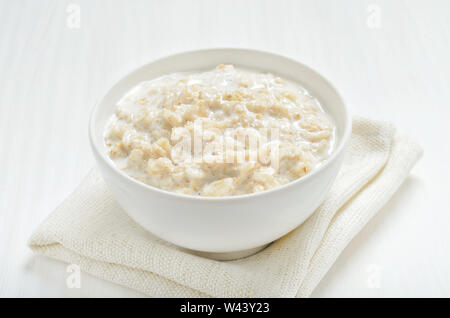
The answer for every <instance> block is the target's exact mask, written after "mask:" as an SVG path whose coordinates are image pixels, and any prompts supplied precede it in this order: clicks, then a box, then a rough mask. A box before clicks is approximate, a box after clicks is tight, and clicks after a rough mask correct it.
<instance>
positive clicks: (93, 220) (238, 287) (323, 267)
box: [29, 118, 422, 297]
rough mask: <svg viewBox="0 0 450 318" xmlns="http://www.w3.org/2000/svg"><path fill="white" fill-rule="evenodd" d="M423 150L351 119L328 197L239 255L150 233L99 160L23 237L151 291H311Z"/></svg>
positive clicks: (386, 128) (381, 126) (386, 127)
mask: <svg viewBox="0 0 450 318" xmlns="http://www.w3.org/2000/svg"><path fill="white" fill-rule="evenodd" d="M421 153H422V150H421V148H420V147H419V146H418V145H417V144H415V143H414V142H412V141H410V140H408V139H407V138H406V137H403V136H401V135H399V134H396V133H395V129H394V127H393V126H392V125H391V124H389V123H384V122H377V121H372V120H369V119H364V118H356V119H354V121H353V134H352V139H351V145H350V147H349V149H348V152H347V155H346V159H345V162H344V164H343V167H342V169H341V171H340V173H339V175H338V178H337V180H336V181H335V183H334V185H333V187H332V189H331V191H330V193H329V194H328V196H327V197H326V199H325V201H324V203H323V204H322V205H321V206H320V207H319V208H318V209H317V211H316V212H315V213H314V214H313V215H312V216H311V217H310V218H309V219H308V220H307V221H306V222H305V223H303V225H301V226H300V227H298V228H297V229H295V230H294V231H292V232H291V233H289V234H287V235H286V236H284V237H283V238H281V239H279V240H278V241H276V242H274V243H273V244H271V245H270V246H269V247H268V248H266V249H265V250H263V251H261V252H260V253H258V254H256V255H254V256H251V257H248V258H244V259H240V260H236V261H228V262H219V261H213V260H209V259H205V258H201V257H198V256H194V255H191V254H188V253H185V252H183V251H181V250H180V249H178V248H176V247H175V246H173V245H171V244H169V243H166V242H164V241H162V240H160V239H158V238H155V237H154V236H152V235H151V234H150V233H148V232H146V231H145V230H144V229H143V228H141V227H140V226H139V225H137V224H136V223H134V222H133V221H132V220H131V219H130V218H129V217H128V216H127V214H126V213H125V212H124V211H123V210H122V209H121V208H120V207H119V205H118V204H117V203H116V201H115V200H114V198H113V197H112V195H111V194H110V192H109V191H108V189H107V187H106V185H105V184H104V182H103V181H102V179H101V177H100V176H99V174H98V173H97V172H96V171H95V170H94V171H92V172H91V173H90V174H89V175H88V176H87V177H86V178H85V180H84V181H83V182H82V183H81V185H80V186H79V187H78V188H77V189H76V190H75V191H74V193H72V194H71V195H70V196H69V197H68V198H67V199H66V200H65V201H64V202H63V203H62V204H61V205H60V206H59V207H58V208H57V209H56V210H55V211H54V212H53V213H52V214H51V215H50V216H49V217H48V219H47V220H46V221H45V222H44V223H43V224H41V225H40V227H39V228H38V229H37V230H36V232H35V233H34V234H33V235H32V236H31V238H30V241H29V245H30V247H31V248H32V249H33V250H34V251H36V252H37V253H40V254H43V255H46V256H49V257H53V258H56V259H59V260H62V261H65V262H68V263H73V264H78V265H79V266H80V268H81V269H82V270H84V271H86V272H88V273H91V274H92V275H95V276H98V277H100V278H103V279H106V280H109V281H112V282H115V283H117V284H120V285H124V286H128V287H130V288H133V289H135V290H138V291H141V292H143V293H145V294H147V295H150V296H157V297H197V296H199V297H202V296H216V297H294V296H299V297H307V296H309V295H310V294H311V292H312V291H313V289H314V288H315V287H316V285H317V284H318V283H319V281H320V280H321V279H322V277H323V276H324V275H325V273H326V272H327V271H328V269H329V268H330V267H331V266H332V264H333V263H334V261H335V260H336V258H337V257H338V256H339V254H340V253H341V252H342V250H343V249H344V248H345V246H346V245H347V244H348V243H349V242H350V240H351V239H352V238H353V237H354V236H355V235H356V234H357V233H358V232H359V231H360V230H361V228H362V227H363V226H364V225H365V224H366V223H367V222H368V221H369V220H370V218H371V217H372V216H373V215H374V214H375V213H376V212H377V211H378V210H379V209H380V208H381V207H382V206H383V205H384V204H385V203H386V202H387V201H388V200H389V199H390V198H391V197H392V195H393V194H394V192H395V191H396V190H397V189H398V187H399V186H400V185H401V183H402V182H403V181H404V180H405V178H406V177H407V176H408V174H409V171H410V170H411V168H412V167H413V166H414V164H415V163H416V161H417V160H418V158H419V157H420V155H421ZM300 199H301V198H299V200H300ZM274 213H276V211H274Z"/></svg>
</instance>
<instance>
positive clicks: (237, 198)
mask: <svg viewBox="0 0 450 318" xmlns="http://www.w3.org/2000/svg"><path fill="white" fill-rule="evenodd" d="M213 51H236V52H238V51H246V52H247V53H255V54H261V53H263V54H268V55H272V56H274V57H277V58H281V59H285V60H288V61H289V62H293V63H296V64H300V65H301V66H302V67H304V68H305V69H307V70H308V71H310V72H313V73H315V74H316V75H317V76H319V77H320V78H321V79H322V80H323V81H324V82H325V83H326V84H327V85H328V86H329V87H331V89H332V90H334V93H336V95H337V97H338V98H339V99H340V100H341V103H342V106H343V110H344V112H345V120H346V124H347V125H346V127H344V131H343V135H342V138H341V142H340V143H339V145H338V147H337V148H336V149H335V150H334V151H333V152H332V153H331V155H330V157H329V158H328V159H327V160H326V162H325V163H324V164H322V165H321V166H320V167H318V168H317V169H314V170H313V171H311V172H310V173H308V174H307V175H305V176H303V177H301V178H299V179H297V180H294V181H291V182H288V183H286V184H283V185H281V186H278V187H275V188H272V189H269V190H265V191H261V192H256V193H247V194H240V195H234V196H218V197H207V196H193V195H188V194H182V193H176V192H171V191H167V190H163V189H160V188H157V187H154V186H151V185H148V184H146V183H144V182H142V181H139V180H137V179H134V178H132V177H131V176H129V175H127V174H126V173H125V172H124V171H122V170H120V169H118V168H117V167H116V166H115V165H114V163H113V162H112V160H111V159H110V158H109V157H106V154H104V153H103V152H102V151H100V150H99V149H98V147H97V144H96V142H95V128H96V125H95V120H94V119H95V118H96V115H97V113H98V111H99V109H100V106H101V105H102V104H103V102H104V99H105V97H106V96H107V95H108V94H109V92H110V91H111V90H112V89H113V88H114V87H116V85H117V84H119V83H120V82H121V81H122V80H124V79H125V78H126V77H128V76H130V75H131V74H134V73H135V72H138V71H139V70H140V69H141V68H144V67H147V66H149V65H151V64H154V63H157V62H160V61H163V60H166V59H171V58H175V57H177V56H180V55H185V54H193V53H205V54H208V53H209V52H213ZM351 131H352V120H351V116H350V114H349V111H348V108H347V105H346V103H345V101H344V99H343V98H342V96H341V94H340V93H339V91H338V90H337V89H336V88H335V87H334V86H333V85H332V84H331V83H330V81H329V80H328V79H326V78H325V77H324V76H323V75H321V74H320V73H319V72H317V71H316V70H315V69H313V68H311V67H310V66H307V65H305V64H303V63H301V62H299V61H297V60H295V59H293V58H290V57H287V56H284V55H281V54H278V53H273V52H269V51H264V50H255V49H249V48H231V47H224V48H221V47H218V48H206V49H198V50H189V51H182V52H179V53H175V54H170V55H166V56H163V57H160V58H156V59H154V60H152V61H150V62H147V63H145V64H142V65H140V66H138V67H135V68H133V69H132V70H131V71H128V72H127V73H126V74H125V75H123V74H122V75H121V76H120V78H119V79H118V80H117V79H116V80H115V81H113V85H111V86H108V88H107V89H106V92H105V93H104V94H103V95H102V96H101V98H100V99H99V100H98V101H97V102H96V104H95V106H94V107H93V109H92V111H91V113H90V116H89V140H90V144H91V148H92V150H93V151H94V153H95V154H96V155H97V156H96V157H97V158H100V160H101V161H102V162H103V163H104V164H106V166H107V167H108V168H109V169H110V170H112V171H114V173H116V174H117V175H118V176H119V177H120V178H121V179H123V180H125V181H126V182H131V183H133V184H135V185H136V186H138V187H142V188H143V189H146V190H150V191H153V192H156V193H159V194H161V195H164V196H167V197H171V198H174V199H184V200H195V201H207V202H220V201H240V200H248V199H252V198H257V197H264V196H269V195H272V194H274V193H277V192H279V191H283V190H285V189H287V188H291V187H294V186H296V185H299V184H302V183H304V182H306V181H308V180H309V179H311V178H314V176H315V175H317V174H318V173H319V172H320V171H322V170H325V169H326V168H327V167H328V166H329V165H331V163H332V162H333V161H335V160H336V158H337V157H338V156H339V155H340V154H341V153H342V152H343V151H344V150H345V148H346V146H347V144H348V142H349V139H350V135H351Z"/></svg>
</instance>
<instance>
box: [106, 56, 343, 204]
mask: <svg viewBox="0 0 450 318" xmlns="http://www.w3.org/2000/svg"><path fill="white" fill-rule="evenodd" d="M334 133H335V127H334V125H333V123H332V121H331V120H330V118H329V117H328V116H327V114H325V112H324V111H323V110H322V108H321V106H320V104H319V102H318V101H317V100H316V99H315V98H313V97H312V96H310V95H309V94H308V92H307V91H306V90H305V89H303V88H302V87H300V86H299V85H297V84H294V83H292V82H289V81H285V80H283V79H281V78H279V77H277V76H274V75H272V74H262V73H256V72H251V71H247V70H242V69H237V68H235V67H233V66H232V65H219V66H217V67H216V68H215V69H214V70H212V71H207V72H200V73H176V74H170V75H166V76H162V77H159V78H156V79H154V80H151V81H148V82H143V83H141V84H139V85H138V86H136V87H135V88H134V89H133V90H131V91H130V92H129V93H128V94H126V95H125V96H124V97H123V98H122V99H121V100H120V101H119V102H118V104H117V106H116V111H115V114H114V115H113V116H112V117H111V119H110V121H109V122H108V124H107V127H106V131H105V143H106V146H107V147H108V150H109V156H110V158H111V159H112V160H113V161H114V163H115V164H116V166H117V167H118V168H119V169H122V170H123V171H124V172H126V173H127V174H128V175H130V176H131V177H133V178H135V179H138V180H140V181H142V182H144V183H146V184H148V185H151V186H154V187H157V188H160V189H164V190H168V191H173V192H177V193H184V194H189V195H201V196H228V195H241V194H247V193H254V192H260V191H264V190H268V189H271V188H275V187H278V186H280V185H283V184H286V183H288V182H291V181H293V180H296V179H298V178H301V177H303V176H304V175H306V174H308V173H309V172H311V171H312V170H313V169H315V168H317V167H318V166H320V165H321V164H322V163H323V162H324V161H325V160H326V159H327V157H328V156H329V154H330V153H331V151H332V150H333V145H334Z"/></svg>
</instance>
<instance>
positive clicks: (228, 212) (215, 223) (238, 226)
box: [89, 49, 351, 255]
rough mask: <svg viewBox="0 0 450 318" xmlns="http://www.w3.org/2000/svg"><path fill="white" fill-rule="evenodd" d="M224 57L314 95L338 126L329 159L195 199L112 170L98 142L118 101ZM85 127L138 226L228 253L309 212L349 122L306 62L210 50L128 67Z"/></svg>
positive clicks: (268, 237)
mask: <svg viewBox="0 0 450 318" xmlns="http://www.w3.org/2000/svg"><path fill="white" fill-rule="evenodd" d="M222 63H231V64H234V65H236V66H238V67H239V66H241V67H245V68H249V69H253V70H256V71H262V72H271V73H273V74H276V75H279V76H281V77H283V78H286V79H290V80H293V81H295V82H298V83H300V84H301V85H302V86H303V87H305V88H306V89H307V90H308V91H309V92H310V93H311V94H312V95H313V96H315V97H316V98H318V100H319V101H320V102H321V104H322V106H323V108H324V109H325V111H326V112H327V113H328V114H329V115H331V117H332V118H333V119H334V122H335V124H336V127H337V132H336V147H335V150H334V152H333V153H332V155H331V157H330V159H329V160H328V161H327V163H326V164H324V165H323V166H321V167H320V168H319V169H316V170H315V171H313V172H312V173H310V174H308V175H306V176H305V177H302V178H300V179H298V180H296V181H294V182H291V183H288V184H286V185H284V186H281V187H279V188H275V189H272V190H268V191H264V192H260V193H255V194H248V195H241V196H233V197H193V196H187V195H182V194H176V193H172V192H167V191H164V190H161V189H157V188H155V187H151V186H149V185H146V184H144V183H142V182H140V181H137V180H135V179H132V178H131V177H129V176H128V175H126V174H125V173H124V172H122V171H120V170H118V169H117V168H116V167H115V165H114V163H113V162H112V161H111V159H110V158H109V157H108V154H107V149H106V146H105V144H104V140H103V131H104V128H105V124H106V121H107V119H108V118H109V117H110V116H111V115H112V114H113V112H114V108H115V104H116V103H117V101H118V100H119V99H120V98H121V97H122V96H123V95H124V94H125V93H126V92H127V91H128V90H130V89H131V88H132V87H133V86H135V85H136V84H138V83H139V82H141V81H147V80H150V79H153V78H155V77H158V76H161V75H163V74H168V73H174V72H184V71H201V70H209V69H212V68H214V67H215V66H216V65H218V64H222ZM89 128H90V129H89V132H90V140H91V144H92V148H93V152H94V156H95V158H96V160H97V162H98V166H99V169H100V172H101V174H102V176H103V178H104V180H105V182H106V183H107V185H108V186H109V188H110V189H111V191H112V193H113V194H114V196H115V198H116V199H117V201H118V202H119V203H120V205H121V206H122V207H123V209H124V210H125V211H126V212H127V213H128V214H129V215H130V216H131V217H132V218H133V219H134V220H135V221H136V222H137V223H138V224H140V225H141V226H143V227H144V228H145V229H147V230H148V231H150V232H151V233H153V234H154V235H156V236H158V237H160V238H162V239H164V240H166V241H168V242H171V243H173V244H176V245H178V246H181V247H184V248H187V249H191V250H196V251H202V252H210V253H229V252H237V251H245V250H247V251H255V250H256V249H258V248H259V247H261V246H264V245H266V244H268V243H270V242H272V241H274V240H276V239H278V238H279V237H281V236H283V235H285V234H286V233H288V232H290V231H291V230H293V229H294V228H296V227H297V226H299V225H300V224H301V223H302V222H303V221H305V220H306V219H307V218H308V217H309V216H310V215H311V214H312V213H313V212H314V210H315V209H316V208H317V207H318V206H319V204H320V203H321V202H322V201H323V199H324V197H325V195H326V194H327V192H328V190H329V189H330V187H331V184H332V183H333V181H334V179H335V177H336V175H337V173H338V171H339V169H340V166H341V163H342V160H343V154H344V149H345V146H346V145H347V143H348V140H349V137H350V132H351V120H350V117H349V114H348V111H347V109H346V107H345V105H344V102H343V100H342V98H341V97H340V96H339V94H338V93H337V91H336V90H335V89H334V88H333V87H332V86H331V84H330V83H329V82H328V81H327V80H325V79H324V78H323V77H322V76H321V75H319V74H318V73H317V72H315V71H314V70H312V69H310V68H309V67H307V66H305V65H303V64H301V63H299V62H297V61H294V60H292V59H289V58H286V57H282V56H279V55H276V54H272V53H267V52H261V51H254V50H246V49H209V50H200V51H192V52H186V53H180V54H176V55H172V56H169V57H166V58H163V59H159V60H157V61H154V62H152V63H149V64H147V65H144V66H142V67H139V68H138V69H136V70H134V71H133V72H131V73H129V74H128V75H126V76H125V77H123V78H122V79H121V80H120V81H119V82H117V83H116V84H115V85H114V86H113V87H112V88H111V89H110V90H109V91H108V92H107V94H106V95H105V96H104V97H103V99H102V100H101V101H100V102H99V103H98V105H96V107H95V108H94V110H93V112H92V115H91V119H90V125H89ZM244 253H245V252H244ZM217 255H219V254H217Z"/></svg>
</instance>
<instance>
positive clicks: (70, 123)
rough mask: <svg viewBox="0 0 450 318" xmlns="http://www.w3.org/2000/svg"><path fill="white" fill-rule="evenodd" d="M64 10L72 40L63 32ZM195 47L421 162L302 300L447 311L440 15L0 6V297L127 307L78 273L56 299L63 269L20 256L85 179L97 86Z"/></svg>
mask: <svg viewBox="0 0 450 318" xmlns="http://www.w3.org/2000/svg"><path fill="white" fill-rule="evenodd" d="M71 3H73V4H77V5H78V6H79V9H80V14H81V20H80V25H79V28H70V27H73V26H74V25H73V24H71V23H69V24H68V23H67V22H68V19H69V22H70V21H72V22H73V20H70V15H71V14H73V13H76V8H78V7H76V6H75V7H71V6H68V5H69V4H71ZM370 4H374V5H375V6H370ZM67 10H69V12H68V11H67ZM378 14H379V16H377V15H378ZM378 17H379V20H380V24H379V25H377V18H378ZM75 22H76V21H75ZM377 26H379V27H377ZM207 47H248V48H255V49H262V50H268V51H272V52H276V53H280V54H283V55H287V56H290V57H293V58H295V59H297V60H299V61H301V62H303V63H305V64H307V65H310V66H312V67H313V68H315V69H317V70H318V71H319V72H320V73H322V74H323V75H324V76H325V77H327V78H328V79H329V80H330V81H331V82H332V83H333V84H334V85H335V86H336V87H337V88H338V90H340V92H341V93H342V95H343V96H344V98H345V100H346V102H347V103H348V105H349V107H350V109H351V111H352V113H353V114H359V115H366V116H370V117H373V118H378V119H385V120H390V121H392V122H394V123H395V124H396V125H397V127H398V129H399V130H402V131H405V132H407V133H408V134H409V135H410V136H411V137H413V138H415V139H416V140H417V141H419V142H420V143H421V144H422V146H423V147H424V150H425V152H424V157H423V158H422V160H421V161H420V162H419V164H418V165H417V166H416V168H415V169H414V170H413V172H412V175H411V176H410V177H409V178H408V179H407V181H406V182H405V184H404V185H403V186H402V187H401V188H400V190H399V191H398V193H397V194H396V195H395V196H394V198H393V199H392V200H391V201H390V202H389V203H388V204H387V206H386V207H385V208H384V209H382V210H381V211H380V212H379V213H378V215H377V216H376V217H375V218H374V219H373V220H372V221H371V222H370V223H369V224H368V226H367V227H366V228H365V229H364V230H363V231H362V232H361V233H360V234H359V235H358V236H357V237H356V238H355V239H354V240H353V242H352V243H351V244H350V245H349V246H348V248H347V249H346V250H345V251H344V252H343V253H342V255H341V257H340V258H339V260H338V261H337V262H336V264H335V266H334V267H333V268H332V269H331V271H330V272H329V273H328V274H327V276H326V277H325V278H324V280H323V281H322V282H321V284H320V285H319V286H318V288H317V289H316V290H315V292H314V293H313V296H315V297H327V296H328V297H338V296H345V297H347V296H356V297H362V296H376V297H380V296H387V297H391V296H447V297H449V296H450V234H449V233H450V199H449V197H450V190H449V189H450V169H449V164H450V149H449V148H450V146H449V140H448V139H449V137H450V128H449V118H450V105H449V100H450V85H449V84H450V62H449V56H450V2H449V1H446V0H442V1H436V0H429V1H411V0H408V1H406V0H405V1H400V0H394V1H393V0H389V1H381V0H373V1H364V0H354V1H333V0H330V1H313V0H311V1H286V0H279V1H246V0H241V1H185V0H183V1H138V0H133V1H129V0H126V1H118V0H114V1H98V0H97V1H93V0H89V1H81V0H78V1H76V0H74V1H62V0H59V1H56V0H55V1H43V0H39V1H38V0H29V1H17V0H16V1H6V0H0V152H1V155H0V296H63V297H64V296H68V297H78V296H106V297H109V296H139V295H140V294H138V293H136V292H134V291H131V290H128V289H126V288H123V287H120V286H116V285H114V284H112V283H108V282H104V281H101V280H99V279H96V278H94V277H91V276H89V275H87V274H84V273H83V274H82V276H81V279H82V284H81V288H80V289H68V288H67V287H66V277H67V275H68V274H67V273H66V264H63V263H60V262H57V261H54V260H50V259H46V258H44V257H40V256H33V254H32V253H31V252H30V251H29V250H28V248H27V246H26V241H27V239H28V237H29V236H30V234H31V232H32V231H33V230H34V229H35V228H36V226H37V225H38V224H39V223H40V222H41V221H42V220H43V219H44V218H45V217H46V216H47V215H48V214H49V213H50V212H51V211H52V210H53V209H54V208H55V207H56V206H57V205H58V204H59V203H60V202H61V201H62V200H63V199H64V198H65V197H66V196H67V195H68V194H69V193H70V192H71V191H72V190H73V189H74V188H75V187H76V185H77V184H78V183H79V182H80V180H81V179H82V177H83V176H84V175H85V174H86V173H87V172H88V170H89V169H90V168H91V167H92V166H93V164H94V162H93V158H92V156H91V153H90V149H89V145H88V138H87V122H88V116H89V112H90V110H91V108H92V106H93V104H94V103H95V101H96V100H97V99H98V98H100V97H101V95H102V94H103V93H104V91H105V90H106V89H107V88H108V86H109V85H110V84H111V83H112V82H113V81H114V80H116V79H118V77H119V76H120V75H122V74H124V73H126V72H127V71H129V70H130V69H132V68H134V67H137V66H139V65H141V64H143V63H146V62H149V61H151V60H153V59H155V58H158V57H162V56H164V55H167V54H170V53H176V52H180V51H184V50H191V49H198V48H207Z"/></svg>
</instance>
